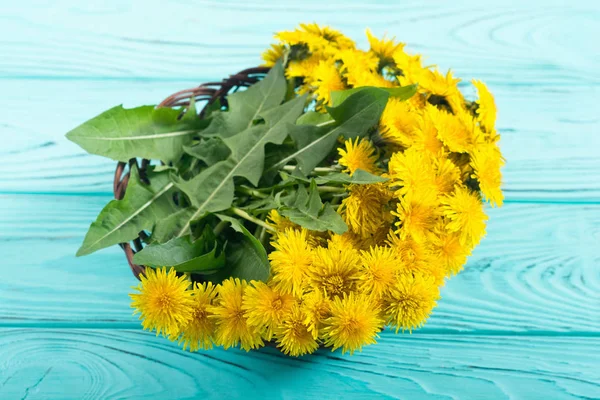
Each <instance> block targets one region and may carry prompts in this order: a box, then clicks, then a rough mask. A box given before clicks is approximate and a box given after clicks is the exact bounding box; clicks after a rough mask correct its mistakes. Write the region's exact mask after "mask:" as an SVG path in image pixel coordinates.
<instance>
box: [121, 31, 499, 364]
mask: <svg viewBox="0 0 600 400" xmlns="http://www.w3.org/2000/svg"><path fill="white" fill-rule="evenodd" d="M367 36H368V40H369V43H370V49H369V50H368V51H363V50H359V49H357V48H356V46H355V43H354V42H353V41H351V40H350V39H348V38H346V37H345V36H344V35H342V34H341V33H340V32H337V31H334V30H331V29H329V28H323V27H319V26H317V25H316V24H312V25H301V26H300V28H299V29H297V30H295V31H291V32H281V33H279V34H277V35H276V38H277V39H278V40H279V41H280V43H279V44H277V45H273V46H272V48H271V49H270V50H268V51H267V52H265V54H264V55H263V57H264V59H265V62H266V64H267V65H273V64H274V63H275V62H276V61H277V60H279V59H281V58H283V57H284V56H285V57H287V59H288V63H287V67H286V71H285V72H286V75H287V77H288V78H289V79H297V86H298V92H299V93H308V94H310V95H311V96H313V99H314V100H315V102H316V106H317V107H316V108H317V110H322V109H323V108H324V107H323V106H324V105H329V104H330V102H331V91H334V90H343V89H349V88H354V87H361V86H378V87H397V86H405V85H411V84H418V92H417V94H416V95H415V96H413V97H412V98H410V99H409V100H408V101H399V100H397V99H394V98H393V97H392V98H390V100H389V101H388V104H387V106H386V108H385V111H384V112H383V115H382V117H381V120H380V126H379V129H378V132H377V134H375V135H372V136H371V137H368V138H359V139H355V140H347V141H345V142H341V144H340V148H339V149H338V153H339V158H338V163H339V165H340V166H341V167H342V168H343V169H344V171H345V172H347V173H349V174H353V173H354V172H355V171H356V170H358V169H362V170H365V171H368V172H370V173H372V174H376V175H379V176H382V177H385V178H387V181H386V182H384V183H377V184H368V185H348V186H347V188H346V191H347V196H346V197H344V199H343V200H342V202H341V204H340V206H339V208H338V212H339V213H340V214H341V216H342V217H343V219H344V221H345V222H346V224H347V225H348V227H349V230H348V231H347V232H346V233H344V234H343V235H337V234H333V233H331V232H325V233H324V232H314V231H308V230H306V229H305V228H302V227H300V226H298V225H296V224H294V223H293V222H291V221H290V220H288V219H286V218H284V217H283V216H281V215H280V214H278V213H277V211H271V213H270V216H269V217H270V221H269V223H270V224H271V225H272V226H273V227H274V228H275V229H276V233H275V234H274V235H273V237H272V246H273V248H274V250H273V251H272V252H271V253H270V254H269V260H270V263H271V277H270V279H269V280H268V281H267V283H263V282H256V281H252V282H245V281H241V280H239V279H232V278H230V279H227V280H225V281H223V282H222V283H221V284H219V285H217V286H214V285H213V284H211V283H203V284H195V286H194V288H193V289H192V290H189V289H188V285H189V282H188V281H186V279H185V277H177V275H176V274H175V272H174V271H173V270H171V271H169V272H167V270H166V269H158V270H156V271H153V270H152V269H150V268H148V269H147V273H146V276H142V282H141V284H140V287H139V290H140V293H139V294H133V295H132V298H133V299H134V302H133V307H135V308H136V309H137V310H138V311H140V312H141V314H142V317H143V326H144V328H146V329H150V330H156V332H157V333H162V334H164V335H165V336H167V337H169V338H171V339H172V340H176V339H178V340H179V341H180V343H181V344H182V345H183V347H184V349H185V348H189V349H190V350H191V351H195V350H198V349H201V348H211V347H212V345H213V343H214V344H216V345H220V346H223V347H224V348H229V347H232V346H237V345H239V346H240V347H241V348H242V349H245V350H250V349H255V348H258V347H260V346H263V345H264V343H265V342H272V341H274V342H275V343H276V345H277V346H278V347H279V348H280V349H281V351H283V352H284V353H285V354H288V355H292V356H300V355H303V354H308V353H312V352H314V351H315V350H316V349H317V348H318V347H319V346H320V345H322V346H328V347H331V348H332V349H333V350H335V349H338V348H341V349H342V351H343V352H346V351H347V352H350V353H352V352H353V351H355V350H360V349H361V348H362V346H363V345H367V344H372V343H375V339H376V338H377V334H378V332H380V331H381V330H382V329H383V328H384V326H386V325H387V326H391V327H392V328H393V329H395V330H396V332H398V331H399V330H402V331H404V330H408V331H412V329H415V328H418V327H420V326H422V325H423V324H424V323H425V321H426V319H427V318H428V316H429V315H430V313H431V311H432V309H433V308H434V307H435V305H436V300H437V299H438V298H439V288H440V286H442V285H443V284H444V281H445V279H446V278H447V277H450V276H452V275H453V274H456V273H458V272H459V271H460V270H461V269H462V267H463V265H464V264H465V262H466V258H467V256H468V255H469V254H470V253H471V251H472V249H473V248H474V247H475V246H476V245H477V244H478V243H479V241H480V240H481V238H482V237H483V235H484V234H485V221H486V220H487V216H486V215H485V213H484V209H483V203H484V201H483V200H484V199H485V200H487V201H488V202H489V203H490V204H491V205H492V206H496V205H501V204H502V200H503V196H502V191H501V189H500V184H501V174H500V167H501V166H502V165H503V159H502V155H501V153H500V151H499V149H498V146H497V142H498V139H499V135H498V134H497V133H496V130H495V128H494V124H495V119H496V108H495V104H494V99H493V97H492V95H491V94H490V92H489V91H488V90H487V88H486V86H485V85H484V84H483V83H481V82H477V81H473V84H474V85H475V87H476V89H477V91H478V100H476V101H467V100H466V99H465V98H464V97H463V95H462V94H461V92H460V91H459V89H458V86H457V83H458V82H459V80H458V79H455V78H453V77H452V75H451V73H450V72H448V74H446V75H445V76H444V75H442V74H441V73H439V72H438V71H437V70H435V69H432V68H431V67H423V66H422V63H421V57H420V56H419V55H410V54H407V53H406V52H405V51H404V44H402V43H397V42H395V41H394V39H386V38H385V37H384V38H383V39H382V40H379V39H377V38H375V37H373V36H372V35H371V33H370V32H369V31H367ZM142 317H141V318H142Z"/></svg>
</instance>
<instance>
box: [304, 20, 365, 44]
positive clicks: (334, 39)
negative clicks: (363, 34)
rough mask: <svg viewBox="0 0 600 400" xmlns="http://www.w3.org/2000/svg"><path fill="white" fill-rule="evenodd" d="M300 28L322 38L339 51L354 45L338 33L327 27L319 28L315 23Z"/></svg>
mask: <svg viewBox="0 0 600 400" xmlns="http://www.w3.org/2000/svg"><path fill="white" fill-rule="evenodd" d="M300 28H301V30H302V31H304V32H307V33H309V34H313V35H316V36H319V37H322V38H323V39H325V40H327V41H328V42H329V43H331V44H333V45H335V47H337V48H339V49H349V48H354V46H355V45H356V44H355V43H354V41H353V40H351V39H349V38H348V37H346V36H345V35H344V34H343V33H341V32H340V31H337V30H335V29H331V28H330V27H329V26H319V25H318V24H316V23H311V24H300Z"/></svg>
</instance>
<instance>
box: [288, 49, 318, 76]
mask: <svg viewBox="0 0 600 400" xmlns="http://www.w3.org/2000/svg"><path fill="white" fill-rule="evenodd" d="M321 61H323V57H321V55H320V54H313V55H311V56H310V57H308V58H305V59H303V60H291V61H290V62H289V63H288V65H287V67H286V68H285V76H286V78H288V79H289V78H310V79H312V76H313V75H314V74H315V70H316V69H317V67H318V66H319V63H320V62H321Z"/></svg>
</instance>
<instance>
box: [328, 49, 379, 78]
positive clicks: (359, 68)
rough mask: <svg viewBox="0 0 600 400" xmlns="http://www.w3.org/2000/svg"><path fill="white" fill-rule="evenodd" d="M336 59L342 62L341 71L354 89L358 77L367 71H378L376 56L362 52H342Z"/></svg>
mask: <svg viewBox="0 0 600 400" xmlns="http://www.w3.org/2000/svg"><path fill="white" fill-rule="evenodd" d="M336 59H337V60H340V61H341V62H342V66H341V68H340V70H341V72H342V73H343V74H344V75H345V76H346V79H347V80H348V84H349V85H351V86H353V87H354V86H355V84H356V83H357V82H356V78H357V77H359V76H360V75H361V74H362V73H363V72H365V71H376V70H377V66H378V64H379V59H378V58H377V56H376V55H375V54H373V53H369V52H367V51H362V50H343V51H340V52H339V53H337V55H336Z"/></svg>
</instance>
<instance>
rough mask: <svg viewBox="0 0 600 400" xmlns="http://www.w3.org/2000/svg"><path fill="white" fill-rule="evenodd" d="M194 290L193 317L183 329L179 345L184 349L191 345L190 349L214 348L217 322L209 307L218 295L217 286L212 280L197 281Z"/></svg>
mask: <svg viewBox="0 0 600 400" xmlns="http://www.w3.org/2000/svg"><path fill="white" fill-rule="evenodd" d="M191 292H192V300H193V305H192V310H193V313H192V318H191V319H190V320H189V321H188V323H187V324H186V325H184V326H183V328H182V329H181V336H180V337H179V345H183V350H185V349H186V348H188V347H189V349H190V351H198V350H200V349H205V350H208V349H212V347H213V343H212V342H213V339H212V338H213V333H214V331H215V322H214V320H213V319H212V318H209V315H210V311H209V308H210V306H211V305H212V302H213V300H214V299H215V297H216V296H217V291H216V288H215V286H214V285H213V284H212V283H211V282H205V283H202V284H199V283H195V285H194V289H193V290H192V291H191Z"/></svg>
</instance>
